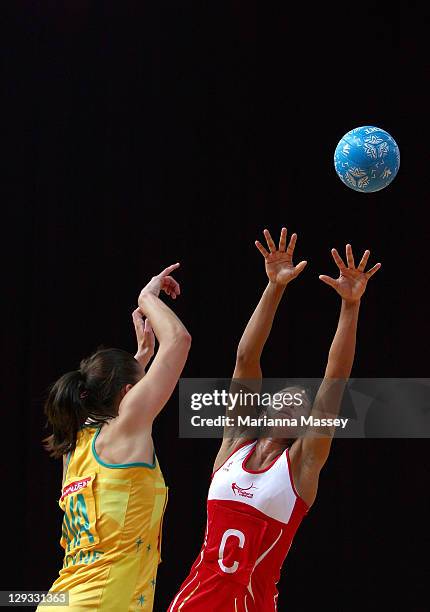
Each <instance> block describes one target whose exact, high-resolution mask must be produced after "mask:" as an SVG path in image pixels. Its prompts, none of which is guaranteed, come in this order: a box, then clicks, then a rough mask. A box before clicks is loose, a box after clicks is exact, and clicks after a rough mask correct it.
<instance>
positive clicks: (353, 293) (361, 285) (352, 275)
mask: <svg viewBox="0 0 430 612" xmlns="http://www.w3.org/2000/svg"><path fill="white" fill-rule="evenodd" d="M331 254H332V255H333V259H334V261H335V263H336V265H337V267H338V268H339V277H338V278H332V277H331V276H326V275H325V274H321V275H320V277H319V278H320V279H321V280H322V281H323V283H326V284H327V285H330V287H333V289H335V291H337V293H338V294H339V295H340V297H341V298H342V299H343V300H345V301H347V302H358V301H359V300H360V298H361V296H362V295H363V293H364V292H365V290H366V286H367V281H368V280H369V278H370V277H371V276H373V275H374V274H375V272H377V271H378V270H379V268H380V267H381V264H380V263H377V264H375V265H374V266H373V267H372V268H370V270H368V271H367V272H365V271H364V270H365V268H366V265H367V261H368V259H369V255H370V251H368V250H367V251H365V252H364V255H363V257H362V258H361V261H360V263H359V264H358V266H357V267H355V263H354V255H353V254H352V248H351V245H350V244H347V245H346V260H347V264H348V266H346V265H345V263H344V261H343V259H342V257H341V256H340V255H339V253H338V252H337V250H336V249H332V250H331Z"/></svg>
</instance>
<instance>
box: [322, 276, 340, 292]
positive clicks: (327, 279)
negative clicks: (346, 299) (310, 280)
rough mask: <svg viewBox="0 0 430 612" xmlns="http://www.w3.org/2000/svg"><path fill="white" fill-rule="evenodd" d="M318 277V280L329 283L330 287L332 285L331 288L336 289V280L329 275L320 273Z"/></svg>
mask: <svg viewBox="0 0 430 612" xmlns="http://www.w3.org/2000/svg"><path fill="white" fill-rule="evenodd" d="M318 278H319V279H320V280H322V282H323V283H325V284H326V285H330V287H333V289H336V286H337V282H336V280H335V279H334V278H332V277H331V276H326V275H325V274H320V275H319V277H318Z"/></svg>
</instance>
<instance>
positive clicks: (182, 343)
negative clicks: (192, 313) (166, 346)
mask: <svg viewBox="0 0 430 612" xmlns="http://www.w3.org/2000/svg"><path fill="white" fill-rule="evenodd" d="M173 343H174V344H175V346H179V347H181V348H182V349H183V350H184V351H186V352H187V353H188V351H189V350H190V348H191V334H190V333H189V332H188V331H187V330H186V329H185V328H184V329H181V330H180V331H178V332H176V334H175V335H174V338H173Z"/></svg>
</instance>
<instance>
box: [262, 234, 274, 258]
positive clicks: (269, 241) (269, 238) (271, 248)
mask: <svg viewBox="0 0 430 612" xmlns="http://www.w3.org/2000/svg"><path fill="white" fill-rule="evenodd" d="M263 234H264V237H265V238H266V242H267V246H268V247H269V251H270V252H271V253H274V252H275V251H276V246H275V243H274V242H273V238H272V236H271V235H270V232H269V230H268V229H265V230H264V232H263Z"/></svg>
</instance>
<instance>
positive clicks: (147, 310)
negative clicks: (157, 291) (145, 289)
mask: <svg viewBox="0 0 430 612" xmlns="http://www.w3.org/2000/svg"><path fill="white" fill-rule="evenodd" d="M139 308H140V309H141V311H142V312H143V314H144V315H145V316H146V317H147V318H148V319H149V321H150V323H151V326H152V329H153V330H154V334H155V336H156V337H157V340H158V342H159V344H160V347H161V345H162V344H165V343H166V342H171V341H172V340H174V339H175V338H178V337H181V336H188V335H189V334H188V331H187V329H186V328H185V326H184V324H183V323H182V322H181V321H180V319H179V318H178V317H177V316H176V315H175V313H174V312H173V311H172V310H171V309H170V308H169V307H168V306H167V305H166V304H165V303H164V302H163V301H162V300H160V299H159V298H158V297H156V296H155V295H154V294H152V293H142V294H141V295H140V296H139Z"/></svg>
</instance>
